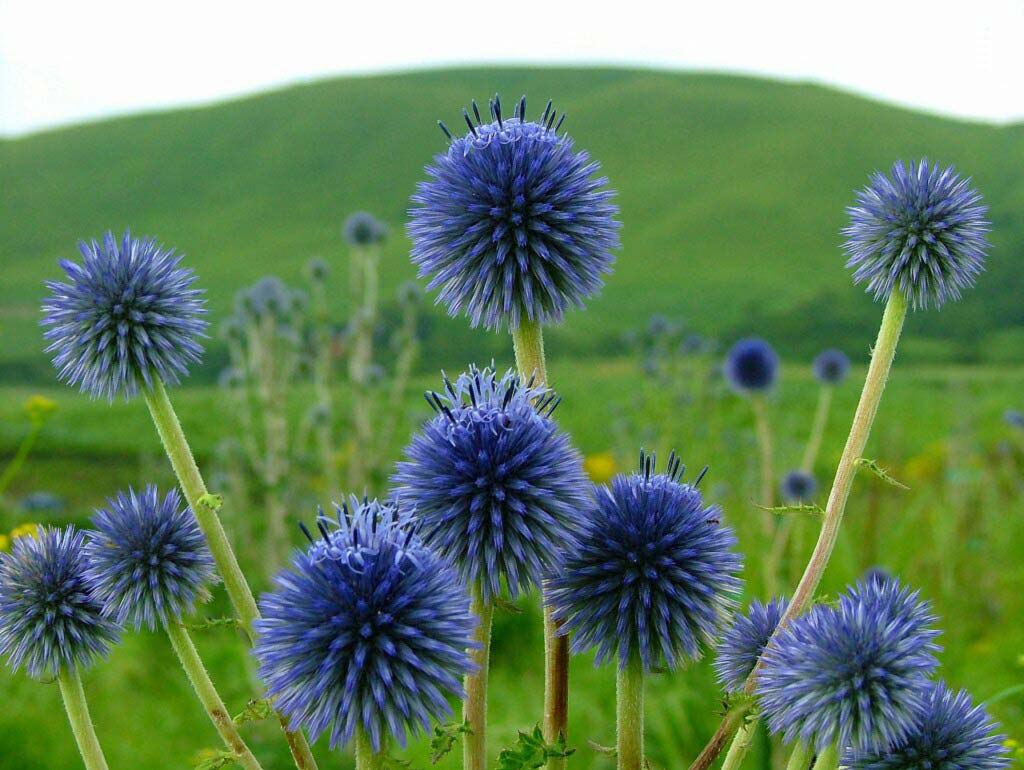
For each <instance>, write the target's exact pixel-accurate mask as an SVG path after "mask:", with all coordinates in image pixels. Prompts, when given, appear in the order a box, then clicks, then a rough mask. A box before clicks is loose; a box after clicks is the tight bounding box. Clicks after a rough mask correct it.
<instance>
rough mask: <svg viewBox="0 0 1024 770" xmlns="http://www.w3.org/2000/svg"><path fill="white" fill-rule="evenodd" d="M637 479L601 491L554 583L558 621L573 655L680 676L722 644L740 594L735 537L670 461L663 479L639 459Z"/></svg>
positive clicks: (647, 459) (551, 594) (648, 460)
mask: <svg viewBox="0 0 1024 770" xmlns="http://www.w3.org/2000/svg"><path fill="white" fill-rule="evenodd" d="M640 465H641V471H640V472H639V473H634V474H631V475H629V476H626V475H619V476H616V477H615V478H614V479H612V483H611V486H610V487H597V488H596V490H595V493H596V501H595V502H594V503H592V504H591V505H589V506H588V507H587V508H586V509H585V510H584V511H582V512H581V513H582V514H583V524H582V526H583V530H582V532H581V533H580V535H579V538H578V542H574V543H571V544H569V545H568V546H567V547H566V550H565V555H564V558H563V563H562V565H561V566H560V568H559V570H558V572H557V573H555V574H554V575H553V576H552V577H551V578H550V579H549V581H548V583H547V586H548V593H547V599H548V602H549V603H550V604H551V606H552V607H553V608H554V615H555V617H556V618H557V619H558V620H561V621H563V622H564V626H563V631H564V632H565V633H571V634H572V648H573V651H575V652H583V651H585V650H588V649H591V648H596V649H597V661H598V662H599V663H600V662H603V661H605V660H609V659H612V658H616V659H617V660H618V662H619V665H620V666H621V667H624V666H625V665H626V664H627V663H628V661H629V660H630V658H631V657H633V656H639V658H640V660H641V661H642V662H643V665H644V668H645V669H646V670H647V671H650V670H651V669H654V668H660V667H668V668H674V667H675V666H676V665H677V664H678V663H679V662H680V661H681V660H682V659H694V658H697V657H699V656H700V654H701V651H702V647H703V646H704V645H707V644H710V643H711V642H712V640H713V639H714V638H715V637H716V636H717V634H718V632H719V630H720V629H721V627H722V625H723V623H724V622H725V621H726V619H727V616H728V611H729V609H730V608H731V607H732V605H733V601H734V598H733V595H734V594H735V593H736V591H738V590H739V586H740V581H739V578H738V577H737V575H738V574H739V571H740V557H739V555H738V554H737V553H736V552H735V551H734V550H733V548H734V546H735V544H736V538H735V536H734V535H733V532H732V530H731V529H729V528H728V527H726V526H724V525H723V524H722V523H721V516H722V512H721V509H719V508H718V507H717V506H714V505H707V504H706V503H705V502H704V499H703V498H702V496H701V493H700V491H699V490H698V489H697V487H696V484H697V483H699V481H700V478H698V479H697V480H696V481H695V482H694V484H684V483H682V482H681V481H680V478H681V476H682V473H683V470H684V469H683V467H682V465H681V463H680V462H679V460H678V458H676V457H675V455H674V454H673V455H672V456H671V457H670V459H669V463H668V468H667V470H666V472H665V473H663V474H657V475H656V474H654V459H653V457H651V456H645V455H643V453H641V458H640Z"/></svg>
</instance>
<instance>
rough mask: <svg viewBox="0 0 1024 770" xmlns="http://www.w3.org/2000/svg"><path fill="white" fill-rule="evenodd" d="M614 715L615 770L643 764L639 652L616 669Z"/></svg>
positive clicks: (634, 769)
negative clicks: (616, 752) (615, 730)
mask: <svg viewBox="0 0 1024 770" xmlns="http://www.w3.org/2000/svg"><path fill="white" fill-rule="evenodd" d="M617 671H618V675H617V677H616V687H615V693H616V698H615V716H616V720H615V721H616V727H617V736H618V742H617V744H616V748H617V749H618V758H619V764H618V768H619V770H643V766H644V668H643V663H642V662H641V661H640V656H639V655H634V656H633V657H631V658H630V659H629V662H628V663H627V664H626V665H625V666H619V667H618V668H617Z"/></svg>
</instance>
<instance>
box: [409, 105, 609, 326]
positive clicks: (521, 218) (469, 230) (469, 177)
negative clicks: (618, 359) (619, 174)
mask: <svg viewBox="0 0 1024 770" xmlns="http://www.w3.org/2000/svg"><path fill="white" fill-rule="evenodd" d="M462 112H463V116H464V117H465V121H466V126H467V129H468V131H467V133H466V134H465V135H460V136H452V134H451V133H450V132H449V131H448V129H447V128H446V127H445V125H444V124H443V123H442V124H441V128H442V130H443V131H444V132H445V134H446V135H447V136H448V138H449V140H450V143H449V145H448V149H447V151H446V152H444V153H441V154H440V155H438V156H437V157H435V158H434V164H433V165H432V166H429V167H428V168H427V175H428V176H429V177H430V178H429V180H428V181H426V182H422V183H421V184H420V185H419V189H418V191H417V193H416V194H415V195H413V198H412V201H413V203H414V204H415V205H414V206H413V208H412V209H411V211H410V223H409V235H410V237H411V238H412V261H413V264H415V265H416V266H417V267H418V268H419V274H420V277H427V276H429V277H430V283H429V284H428V286H427V288H428V289H434V288H440V290H441V291H440V293H439V295H438V300H437V301H438V302H444V303H445V304H446V305H447V306H448V312H449V314H450V315H453V316H454V315H457V314H458V313H460V312H464V313H465V314H466V315H467V316H468V317H469V319H470V322H471V324H472V325H473V326H474V327H476V326H480V325H483V326H485V327H486V328H488V329H501V328H502V327H508V328H510V329H517V328H518V327H519V325H520V324H521V323H522V322H523V321H526V320H530V321H535V322H539V323H542V324H548V323H557V322H559V321H561V320H562V316H563V314H564V313H565V311H566V309H568V308H569V307H570V306H572V305H576V306H579V307H582V306H583V302H584V300H586V299H587V298H588V297H591V296H593V295H594V294H596V293H597V292H598V290H599V289H600V288H601V286H602V280H601V276H602V275H603V274H604V273H607V272H610V270H611V265H612V262H613V256H612V252H613V251H614V250H615V249H617V248H618V245H619V236H618V230H619V223H618V222H617V221H616V219H615V217H616V214H617V213H618V209H617V208H616V207H615V205H614V204H613V203H612V197H613V192H612V191H611V190H609V189H608V188H607V183H608V180H607V179H606V178H604V177H599V176H597V173H598V171H599V168H600V167H599V165H598V164H597V163H596V162H595V161H592V160H591V159H590V156H589V155H588V154H587V153H586V152H584V151H577V150H575V149H574V148H573V141H572V139H571V138H570V137H569V136H568V135H567V134H564V133H559V132H560V131H561V126H562V121H563V120H564V119H565V115H564V114H563V115H562V117H561V118H557V115H556V113H555V110H553V109H552V106H551V102H548V105H547V107H546V108H545V110H544V113H543V114H542V115H541V116H540V117H539V118H538V119H537V120H536V121H534V120H529V119H527V118H526V98H525V97H523V99H521V100H520V101H519V104H518V105H517V106H516V108H515V110H514V113H513V115H512V117H508V116H507V114H506V113H504V112H503V111H502V106H501V101H500V100H499V98H498V97H497V96H495V97H494V99H493V100H492V101H491V109H490V112H491V114H490V120H489V122H486V123H485V122H484V121H483V120H482V119H481V117H480V112H479V110H478V109H477V106H476V103H475V102H474V103H473V117H470V114H469V113H468V112H467V111H466V110H463V111H462ZM556 118H557V122H556Z"/></svg>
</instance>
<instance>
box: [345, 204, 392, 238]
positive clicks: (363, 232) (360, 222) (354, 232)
mask: <svg viewBox="0 0 1024 770" xmlns="http://www.w3.org/2000/svg"><path fill="white" fill-rule="evenodd" d="M341 234H342V237H343V238H344V239H345V243H347V244H348V245H349V246H373V245H376V244H378V243H380V242H381V241H383V240H384V239H385V238H386V237H387V234H388V227H387V225H385V224H384V223H383V222H379V221H377V219H376V217H374V216H373V215H372V214H368V213H367V212H365V211H357V212H356V213H355V214H352V215H351V216H350V217H348V219H346V220H345V223H344V224H343V225H342V226H341Z"/></svg>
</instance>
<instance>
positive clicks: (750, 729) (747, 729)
mask: <svg viewBox="0 0 1024 770" xmlns="http://www.w3.org/2000/svg"><path fill="white" fill-rule="evenodd" d="M760 721H761V720H760V719H759V718H758V717H756V716H752V717H750V719H747V720H745V721H744V722H743V724H741V725H740V727H739V729H738V730H737V731H736V739H735V740H734V741H733V742H732V745H731V746H730V747H729V751H728V752H727V753H726V755H725V760H724V761H723V762H722V770H737V769H738V768H739V766H740V765H742V764H743V759H744V758H745V757H746V756H747V752H748V751H750V743H751V741H753V740H754V735H755V734H756V733H757V725H758V723H759V722H760Z"/></svg>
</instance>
